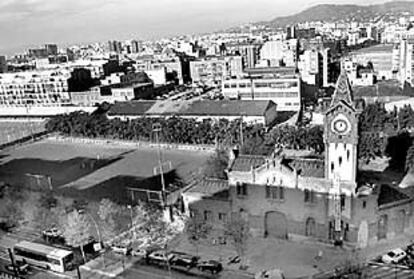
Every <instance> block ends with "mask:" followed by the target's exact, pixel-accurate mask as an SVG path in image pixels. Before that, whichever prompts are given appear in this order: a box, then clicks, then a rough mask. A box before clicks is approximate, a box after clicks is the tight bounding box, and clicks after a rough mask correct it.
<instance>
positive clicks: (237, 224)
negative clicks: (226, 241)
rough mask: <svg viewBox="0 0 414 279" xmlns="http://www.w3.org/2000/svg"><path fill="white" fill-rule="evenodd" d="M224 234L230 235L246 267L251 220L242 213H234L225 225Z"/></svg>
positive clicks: (242, 264)
mask: <svg viewBox="0 0 414 279" xmlns="http://www.w3.org/2000/svg"><path fill="white" fill-rule="evenodd" d="M224 234H225V235H226V236H228V237H229V238H230V240H231V242H232V244H233V247H234V249H235V250H236V253H237V256H239V258H240V262H241V266H240V267H241V268H243V267H244V262H245V259H244V257H245V254H246V251H247V242H248V240H249V238H250V227H249V222H248V221H247V220H246V219H245V218H243V217H242V216H241V215H240V214H234V215H233V216H232V217H231V218H230V220H229V221H228V222H227V223H226V224H225V225H224Z"/></svg>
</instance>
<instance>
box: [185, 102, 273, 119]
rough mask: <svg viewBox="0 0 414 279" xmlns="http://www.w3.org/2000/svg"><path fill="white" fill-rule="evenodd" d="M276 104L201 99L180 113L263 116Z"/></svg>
mask: <svg viewBox="0 0 414 279" xmlns="http://www.w3.org/2000/svg"><path fill="white" fill-rule="evenodd" d="M270 105H273V106H276V105H275V103H273V102H272V101H241V100H220V101H213V100H203V101H195V102H193V103H191V104H190V105H189V106H188V107H185V108H183V109H181V110H180V111H179V112H178V114H181V115H223V116H233V115H246V116H264V115H265V112H266V110H267V108H268V107H269V106H270Z"/></svg>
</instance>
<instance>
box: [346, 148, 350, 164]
mask: <svg viewBox="0 0 414 279" xmlns="http://www.w3.org/2000/svg"><path fill="white" fill-rule="evenodd" d="M349 156H350V154H349V150H347V151H346V159H347V160H348V161H349Z"/></svg>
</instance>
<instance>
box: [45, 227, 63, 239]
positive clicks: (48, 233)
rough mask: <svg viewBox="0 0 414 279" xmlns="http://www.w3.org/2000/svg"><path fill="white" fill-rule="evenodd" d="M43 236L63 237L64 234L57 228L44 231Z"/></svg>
mask: <svg viewBox="0 0 414 279" xmlns="http://www.w3.org/2000/svg"><path fill="white" fill-rule="evenodd" d="M42 235H43V236H44V237H60V236H62V232H61V231H60V230H59V229H57V228H56V227H52V228H50V229H47V230H44V231H42Z"/></svg>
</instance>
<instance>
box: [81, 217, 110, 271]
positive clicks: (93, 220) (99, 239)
mask: <svg viewBox="0 0 414 279" xmlns="http://www.w3.org/2000/svg"><path fill="white" fill-rule="evenodd" d="M81 213H85V214H86V215H87V216H88V217H89V218H90V219H91V220H92V223H93V225H94V226H95V230H96V233H97V234H98V241H99V251H101V250H102V247H103V245H102V237H101V230H100V229H99V226H98V223H97V222H96V220H95V218H93V216H92V215H91V214H90V213H89V212H87V211H85V210H82V211H81ZM102 261H103V265H104V267H106V264H105V256H104V254H102Z"/></svg>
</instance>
